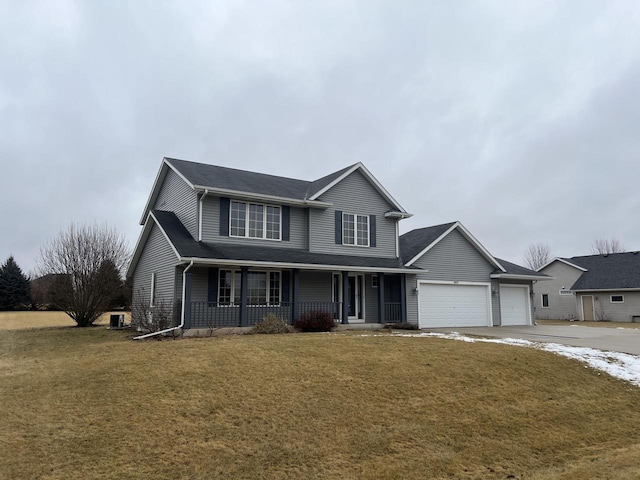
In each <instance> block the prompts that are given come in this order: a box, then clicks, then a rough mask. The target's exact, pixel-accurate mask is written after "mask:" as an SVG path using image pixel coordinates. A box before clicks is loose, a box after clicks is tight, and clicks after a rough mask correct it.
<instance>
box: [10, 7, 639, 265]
mask: <svg viewBox="0 0 640 480" xmlns="http://www.w3.org/2000/svg"><path fill="white" fill-rule="evenodd" d="M164 156H170V157H175V158H181V159H186V160H193V161H198V162H203V163H212V164H216V165H224V166H232V167H235V168H240V169H246V170H253V171H258V172H264V173H270V174H274V175H283V176H290V177H294V178H301V179H305V180H312V179H316V178H319V177H322V176H324V175H326V174H328V173H331V172H332V171H335V170H338V169H340V168H343V167H345V166H347V165H350V164H353V163H355V162H358V161H361V162H363V163H364V164H365V165H366V166H367V168H368V169H369V170H370V171H371V172H372V173H373V174H374V175H375V176H376V177H377V178H378V179H379V180H380V181H381V183H382V184H383V185H384V186H385V187H386V188H387V190H389V192H391V194H392V195H394V196H395V198H396V199H397V200H398V201H399V202H400V204H401V205H403V206H404V208H405V209H406V210H407V211H409V212H411V213H413V214H414V216H413V218H411V219H409V220H404V221H403V222H401V232H406V231H408V230H411V229H413V228H418V227H422V226H428V225H436V224H439V223H444V222H449V221H453V220H460V221H461V222H462V223H463V224H464V225H465V226H466V227H467V228H468V229H469V230H470V231H471V232H472V234H474V235H475V236H476V238H477V239H478V240H479V241H480V242H481V243H482V244H484V246H485V247H487V248H488V249H489V250H490V251H491V252H492V253H493V254H494V255H496V256H498V257H501V258H505V259H507V260H511V261H514V262H516V263H522V262H523V260H522V255H523V252H524V250H525V249H526V248H527V246H528V245H529V244H531V243H534V242H545V243H547V244H548V245H549V246H550V247H551V250H552V253H553V254H554V255H557V256H573V255H583V254H588V253H589V250H590V247H591V244H592V243H593V240H594V238H596V237H616V238H617V239H619V240H620V241H621V242H622V243H623V244H624V245H625V246H626V247H627V249H630V250H637V249H640V176H639V173H640V2H637V1H634V0H628V1H620V2H617V1H611V0H607V1H602V0H597V1H586V0H574V1H569V2H562V1H540V2H536V1H527V2H513V1H511V0H505V1H479V0H478V1H462V0H461V1H456V2H448V1H447V2H429V1H415V2H413V1H408V0H407V1H400V2H399V1H386V2H385V1H375V0H362V1H349V0H336V1H322V2H318V1H317V0H313V1H301V0H295V1H293V0H292V1H252V2H242V1H238V0H234V1H224V0H216V1H215V2H213V1H210V0H206V1H202V2H197V1H176V2H161V1H135V0H130V1H108V2H106V1H98V0H95V1H83V2H81V1H71V0H60V1H57V0H56V1H54V0H43V1H40V2H37V1H22V0H20V1H13V0H0V162H1V166H2V170H1V173H0V187H1V189H0V218H1V220H2V222H1V226H0V229H1V234H0V261H4V260H5V259H6V258H7V257H8V256H9V255H10V254H13V255H14V256H15V258H16V261H17V262H18V264H19V265H20V266H21V267H22V268H23V270H24V271H25V272H27V273H28V272H30V271H31V270H32V269H33V267H34V265H35V260H36V257H37V254H38V249H39V247H40V245H42V244H43V243H44V242H45V241H46V240H47V239H49V238H51V237H53V236H55V235H56V234H57V233H58V232H59V231H60V229H61V228H65V227H66V226H67V225H68V224H69V223H70V222H83V223H84V222H89V223H90V222H94V221H97V222H100V223H103V222H106V223H108V224H109V225H112V226H114V227H116V228H117V229H118V230H119V231H121V232H122V233H123V234H124V235H125V236H126V238H127V239H128V241H129V244H130V247H131V248H133V247H134V245H135V242H136V240H137V238H138V235H139V232H140V229H141V227H140V226H139V225H138V220H139V218H140V215H141V213H142V210H143V208H144V205H145V202H146V200H147V197H148V195H149V191H150V189H151V186H152V183H153V180H154V178H155V175H156V173H157V171H158V168H159V166H160V163H161V161H162V158H163V157H164Z"/></svg>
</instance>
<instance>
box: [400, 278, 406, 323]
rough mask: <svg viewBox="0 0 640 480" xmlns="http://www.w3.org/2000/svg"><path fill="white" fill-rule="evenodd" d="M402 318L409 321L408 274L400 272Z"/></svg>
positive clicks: (403, 320) (404, 321)
mask: <svg viewBox="0 0 640 480" xmlns="http://www.w3.org/2000/svg"><path fill="white" fill-rule="evenodd" d="M400 319H401V320H402V322H403V323H407V275H406V274H405V273H401V274H400Z"/></svg>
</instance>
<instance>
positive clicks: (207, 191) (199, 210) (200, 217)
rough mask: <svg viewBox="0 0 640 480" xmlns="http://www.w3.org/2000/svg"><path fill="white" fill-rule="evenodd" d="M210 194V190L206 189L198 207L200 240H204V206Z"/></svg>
mask: <svg viewBox="0 0 640 480" xmlns="http://www.w3.org/2000/svg"><path fill="white" fill-rule="evenodd" d="M207 195H209V190H206V189H205V191H204V193H203V194H202V196H201V197H200V208H199V209H198V241H199V242H201V241H202V208H203V207H204V199H205V197H206V196H207Z"/></svg>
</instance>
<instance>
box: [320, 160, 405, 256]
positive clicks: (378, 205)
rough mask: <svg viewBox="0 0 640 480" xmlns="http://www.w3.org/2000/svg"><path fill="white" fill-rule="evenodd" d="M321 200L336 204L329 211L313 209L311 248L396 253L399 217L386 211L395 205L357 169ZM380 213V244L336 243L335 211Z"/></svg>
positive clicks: (359, 253)
mask: <svg viewBox="0 0 640 480" xmlns="http://www.w3.org/2000/svg"><path fill="white" fill-rule="evenodd" d="M318 200H321V201H323V202H329V203H332V204H333V206H332V207H330V208H328V209H326V210H318V209H311V210H309V232H310V233H309V251H311V252H314V253H333V254H339V255H357V256H366V257H385V258H392V257H395V256H396V220H395V219H390V218H385V216H384V213H385V212H387V211H389V210H394V208H393V207H392V206H391V205H390V204H389V203H388V202H387V201H386V200H385V199H384V197H382V195H380V193H378V191H377V190H376V189H375V188H374V187H373V185H371V183H369V181H368V180H367V179H366V178H365V177H364V176H363V175H362V174H361V173H360V172H359V171H355V172H353V173H352V174H351V175H349V176H348V177H347V178H345V179H344V180H343V181H342V182H340V183H338V184H337V185H335V186H334V187H333V188H331V189H329V190H328V191H327V192H325V193H324V194H323V195H322V196H321V197H320V198H319V199H318ZM336 210H339V211H342V212H344V213H352V214H358V215H375V216H376V246H375V247H355V246H349V245H337V244H336V243H335V211H336Z"/></svg>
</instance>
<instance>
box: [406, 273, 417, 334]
mask: <svg viewBox="0 0 640 480" xmlns="http://www.w3.org/2000/svg"><path fill="white" fill-rule="evenodd" d="M406 282H407V291H406V298H405V299H406V302H407V323H413V324H414V325H417V324H418V294H417V293H416V292H415V289H416V288H417V287H418V277H417V276H416V275H411V274H407V280H406Z"/></svg>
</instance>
